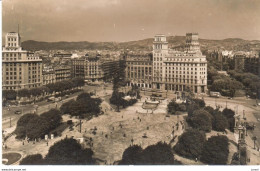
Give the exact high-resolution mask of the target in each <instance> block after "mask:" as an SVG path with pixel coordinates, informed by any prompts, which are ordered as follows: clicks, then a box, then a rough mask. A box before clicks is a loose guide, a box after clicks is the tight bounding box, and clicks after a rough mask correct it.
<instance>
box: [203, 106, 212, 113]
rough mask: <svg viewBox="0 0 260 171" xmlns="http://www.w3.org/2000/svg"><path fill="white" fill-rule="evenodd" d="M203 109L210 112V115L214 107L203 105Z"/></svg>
mask: <svg viewBox="0 0 260 171" xmlns="http://www.w3.org/2000/svg"><path fill="white" fill-rule="evenodd" d="M204 110H206V111H207V112H208V113H210V114H211V115H214V108H213V107H211V106H206V107H204Z"/></svg>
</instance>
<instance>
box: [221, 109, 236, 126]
mask: <svg viewBox="0 0 260 171" xmlns="http://www.w3.org/2000/svg"><path fill="white" fill-rule="evenodd" d="M222 114H223V115H224V116H225V117H226V118H227V120H228V125H229V130H230V131H234V127H235V118H234V116H235V112H234V111H233V110H231V109H228V108H225V109H224V110H223V111H222Z"/></svg>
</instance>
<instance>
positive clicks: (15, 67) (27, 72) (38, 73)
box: [2, 32, 42, 90]
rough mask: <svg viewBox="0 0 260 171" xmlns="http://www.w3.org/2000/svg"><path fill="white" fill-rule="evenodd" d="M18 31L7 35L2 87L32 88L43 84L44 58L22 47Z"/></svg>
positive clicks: (4, 48)
mask: <svg viewBox="0 0 260 171" xmlns="http://www.w3.org/2000/svg"><path fill="white" fill-rule="evenodd" d="M20 43H21V40H20V36H19V34H18V33H15V32H10V33H7V34H6V36H5V46H4V47H3V51H2V89H3V90H19V89H24V88H27V89H30V88H34V87H39V86H41V85H42V60H41V59H40V58H39V57H37V56H35V55H34V54H33V53H29V52H27V51H25V50H23V49H22V47H21V46H20Z"/></svg>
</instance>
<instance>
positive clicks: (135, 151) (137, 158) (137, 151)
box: [119, 145, 143, 165]
mask: <svg viewBox="0 0 260 171" xmlns="http://www.w3.org/2000/svg"><path fill="white" fill-rule="evenodd" d="M142 152H143V149H142V147H140V146H139V145H133V146H130V147H128V148H127V149H125V151H124V153H123V156H122V160H121V161H120V162H119V165H137V164H141V163H140V162H141V155H142Z"/></svg>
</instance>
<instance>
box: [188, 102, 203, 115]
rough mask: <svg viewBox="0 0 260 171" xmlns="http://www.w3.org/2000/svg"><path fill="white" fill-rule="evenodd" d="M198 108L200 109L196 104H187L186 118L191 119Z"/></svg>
mask: <svg viewBox="0 0 260 171" xmlns="http://www.w3.org/2000/svg"><path fill="white" fill-rule="evenodd" d="M199 108H200V107H199V105H198V104H196V103H192V104H189V105H188V107H187V111H188V116H189V117H191V116H192V114H193V112H194V111H195V110H197V109H199Z"/></svg>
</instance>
